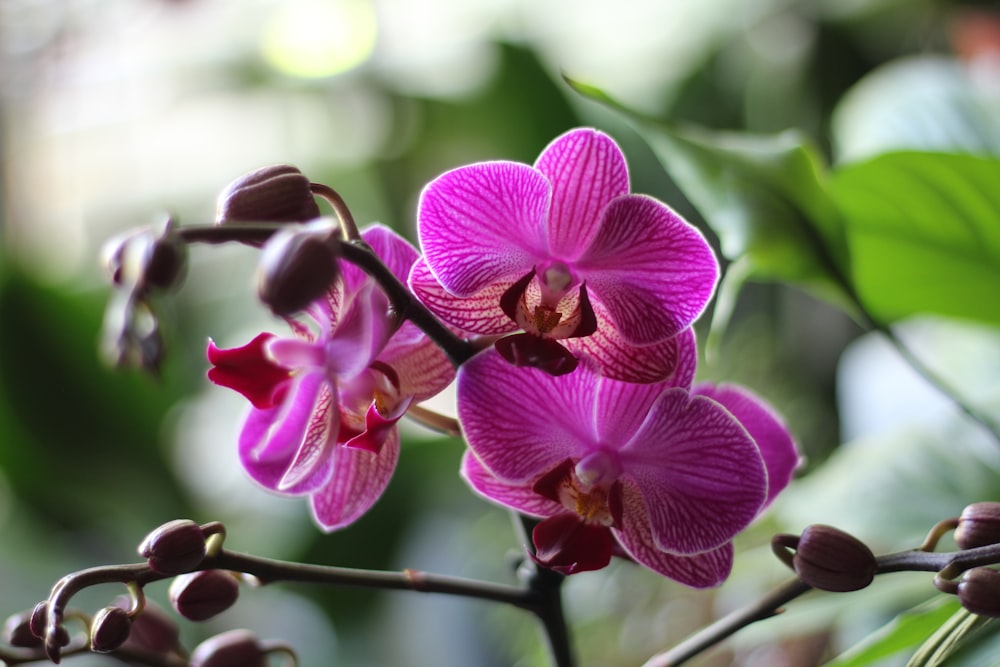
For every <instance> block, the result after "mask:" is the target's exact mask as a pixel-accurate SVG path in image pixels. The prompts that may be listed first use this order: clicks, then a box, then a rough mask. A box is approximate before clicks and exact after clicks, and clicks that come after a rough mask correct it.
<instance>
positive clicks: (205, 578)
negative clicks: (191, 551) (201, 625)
mask: <svg viewBox="0 0 1000 667" xmlns="http://www.w3.org/2000/svg"><path fill="white" fill-rule="evenodd" d="M169 595H170V604H172V605H173V607H174V609H176V610H177V613H178V614H180V615H181V616H183V617H184V618H187V619H188V620H191V621H204V620H206V619H209V618H211V617H213V616H215V615H216V614H220V613H222V612H224V611H225V610H227V609H229V608H230V607H231V606H233V604H235V603H236V599H237V598H238V597H239V595H240V585H239V581H237V579H236V576H235V575H234V574H233V573H232V572H229V571H227V570H203V571H201V572H190V573H188V574H182V575H181V576H179V577H177V578H175V579H174V580H173V581H172V582H171V584H170V592H169Z"/></svg>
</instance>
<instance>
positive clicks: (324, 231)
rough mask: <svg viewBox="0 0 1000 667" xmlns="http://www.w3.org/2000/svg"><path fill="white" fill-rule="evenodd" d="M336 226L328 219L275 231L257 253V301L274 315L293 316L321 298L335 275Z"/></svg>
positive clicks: (337, 268) (336, 272) (337, 270)
mask: <svg viewBox="0 0 1000 667" xmlns="http://www.w3.org/2000/svg"><path fill="white" fill-rule="evenodd" d="M337 229H338V227H337V226H335V225H333V224H332V222H331V221H330V220H329V219H321V220H317V221H315V222H313V223H311V224H309V225H303V226H298V225H297V226H296V227H294V228H289V229H284V230H282V231H281V232H278V233H277V234H275V235H274V236H272V237H271V239H270V240H268V242H267V244H266V245H265V246H264V250H263V251H262V252H261V256H260V264H259V268H258V274H257V293H258V296H259V297H260V300H261V301H262V302H263V303H264V304H266V305H267V306H268V308H270V309H271V311H272V312H273V313H274V314H275V315H279V316H287V315H292V314H294V313H297V312H299V311H301V310H302V309H304V308H305V307H306V306H308V305H309V304H310V303H312V302H313V301H315V300H316V299H319V298H320V297H322V296H323V295H324V294H325V293H326V291H327V290H328V289H330V286H331V285H333V282H334V280H336V278H337V276H338V275H339V272H340V270H339V267H338V266H337V259H336V250H335V248H336V247H337V246H336V244H331V243H330V237H331V235H332V234H334V233H336V230H337Z"/></svg>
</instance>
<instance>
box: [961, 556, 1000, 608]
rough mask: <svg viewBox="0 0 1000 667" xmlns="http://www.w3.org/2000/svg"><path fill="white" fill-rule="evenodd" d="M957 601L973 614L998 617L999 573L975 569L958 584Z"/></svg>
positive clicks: (986, 569)
mask: <svg viewBox="0 0 1000 667" xmlns="http://www.w3.org/2000/svg"><path fill="white" fill-rule="evenodd" d="M958 600H959V602H961V603H962V606H963V607H965V608H966V609H968V610H969V611H971V612H972V613H973V614H979V615H980V616H990V617H992V618H997V617H1000V572H997V571H996V570H993V569H990V568H988V567H976V568H973V569H971V570H968V571H966V572H965V574H963V575H962V579H961V580H960V581H959V582H958Z"/></svg>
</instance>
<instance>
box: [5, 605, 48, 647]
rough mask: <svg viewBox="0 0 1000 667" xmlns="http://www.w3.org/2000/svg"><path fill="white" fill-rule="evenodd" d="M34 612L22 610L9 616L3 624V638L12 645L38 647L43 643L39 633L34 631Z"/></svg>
mask: <svg viewBox="0 0 1000 667" xmlns="http://www.w3.org/2000/svg"><path fill="white" fill-rule="evenodd" d="M32 617H33V613H32V612H21V613H19V614H14V615H13V616H10V617H8V618H7V620H6V621H4V624H3V635H2V636H3V639H4V641H5V642H7V643H8V644H10V645H11V646H18V647H20V648H38V647H39V646H41V645H42V644H43V642H42V639H41V637H40V636H39V635H36V634H35V633H34V632H33V631H32V626H31V620H32Z"/></svg>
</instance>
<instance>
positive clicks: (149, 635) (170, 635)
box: [113, 595, 181, 655]
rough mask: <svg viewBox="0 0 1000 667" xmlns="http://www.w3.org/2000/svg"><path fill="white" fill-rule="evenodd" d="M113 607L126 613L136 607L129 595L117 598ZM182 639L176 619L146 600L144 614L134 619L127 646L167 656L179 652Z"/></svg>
mask: <svg viewBox="0 0 1000 667" xmlns="http://www.w3.org/2000/svg"><path fill="white" fill-rule="evenodd" d="M113 605H114V606H116V607H120V608H121V609H124V610H126V611H129V610H131V609H132V608H133V607H134V606H135V605H134V602H133V600H132V598H131V597H129V596H127V595H122V596H119V597H117V598H115V600H114V602H113ZM180 638H181V631H180V628H179V627H178V626H177V623H175V622H174V619H173V618H172V617H170V616H168V615H167V613H166V612H165V611H164V610H163V609H162V608H161V607H158V606H157V605H156V604H154V603H153V602H152V601H151V600H146V604H145V605H143V608H142V613H141V614H138V615H137V616H134V617H133V618H132V626H131V628H130V632H129V636H128V642H127V644H128V645H129V646H135V647H137V648H139V649H142V651H144V652H146V653H152V654H154V655H166V654H168V653H172V652H175V651H176V650H177V648H178V647H179V646H180Z"/></svg>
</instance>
